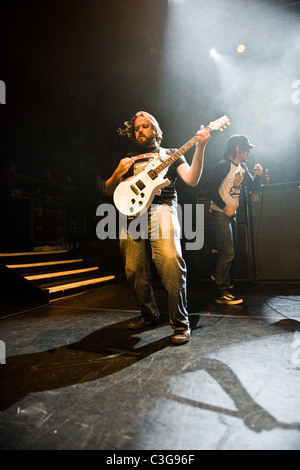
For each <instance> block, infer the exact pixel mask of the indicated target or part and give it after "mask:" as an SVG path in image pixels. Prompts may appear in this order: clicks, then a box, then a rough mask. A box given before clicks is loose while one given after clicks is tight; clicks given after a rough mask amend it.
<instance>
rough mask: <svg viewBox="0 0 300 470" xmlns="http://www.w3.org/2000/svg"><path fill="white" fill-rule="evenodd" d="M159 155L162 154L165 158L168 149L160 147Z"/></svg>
mask: <svg viewBox="0 0 300 470" xmlns="http://www.w3.org/2000/svg"><path fill="white" fill-rule="evenodd" d="M159 155H161V156H162V157H163V158H162V159H163V160H165V159H166V155H167V151H166V149H164V148H162V147H159Z"/></svg>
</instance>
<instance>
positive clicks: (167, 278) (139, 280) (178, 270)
mask: <svg viewBox="0 0 300 470" xmlns="http://www.w3.org/2000/svg"><path fill="white" fill-rule="evenodd" d="M144 216H146V217H148V220H147V233H146V234H145V236H144V237H140V238H137V239H133V238H132V236H131V234H130V224H129V229H128V230H127V229H125V228H123V229H122V232H121V234H120V250H121V255H122V258H123V261H124V264H125V273H126V277H127V280H128V283H129V285H130V286H131V288H132V289H133V292H134V294H135V297H136V299H137V301H138V304H139V306H140V308H141V314H142V316H143V318H144V319H145V320H146V321H151V322H152V321H155V320H156V319H158V318H159V311H158V307H157V305H156V301H155V297H154V293H153V289H152V285H151V269H150V264H149V262H150V261H151V256H152V259H153V261H154V263H155V265H156V268H157V272H158V274H159V275H160V278H161V280H162V283H163V286H164V287H165V289H166V291H167V293H168V307H169V319H170V324H171V326H172V328H174V329H175V328H176V329H178V328H179V329H181V328H182V329H186V328H189V319H188V312H187V293H186V290H187V286H186V264H185V261H184V259H183V258H182V250H181V241H180V224H179V220H178V217H177V211H176V208H175V207H173V206H169V205H167V204H159V205H156V206H151V208H150V210H149V212H148V213H146V214H145V215H144ZM144 216H143V217H144Z"/></svg>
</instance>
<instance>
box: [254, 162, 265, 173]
mask: <svg viewBox="0 0 300 470" xmlns="http://www.w3.org/2000/svg"><path fill="white" fill-rule="evenodd" d="M254 173H255V175H257V176H262V174H263V167H262V166H261V165H260V164H259V163H256V165H255V167H254Z"/></svg>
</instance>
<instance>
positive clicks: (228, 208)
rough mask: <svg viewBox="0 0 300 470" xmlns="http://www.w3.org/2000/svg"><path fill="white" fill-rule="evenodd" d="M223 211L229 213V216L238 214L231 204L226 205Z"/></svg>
mask: <svg viewBox="0 0 300 470" xmlns="http://www.w3.org/2000/svg"><path fill="white" fill-rule="evenodd" d="M223 212H224V213H225V214H226V215H227V217H234V216H235V214H236V212H235V209H234V208H233V207H231V206H225V207H224V209H223Z"/></svg>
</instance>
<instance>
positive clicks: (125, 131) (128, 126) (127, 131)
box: [118, 111, 163, 145]
mask: <svg viewBox="0 0 300 470" xmlns="http://www.w3.org/2000/svg"><path fill="white" fill-rule="evenodd" d="M138 116H144V117H145V118H146V119H147V121H149V122H150V124H151V126H152V129H153V132H154V135H155V138H156V141H157V143H158V145H160V143H161V141H162V139H163V136H162V135H163V133H162V130H161V128H160V127H159V124H158V122H157V120H156V119H155V117H154V116H152V114H149V113H147V112H146V111H138V112H137V113H135V115H134V116H132V118H130V119H129V120H128V121H126V122H124V126H125V127H123V128H121V127H120V128H119V129H118V134H120V135H122V136H126V137H128V138H129V139H130V140H132V141H133V142H136V139H135V133H134V123H135V120H136V118H137V117H138Z"/></svg>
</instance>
